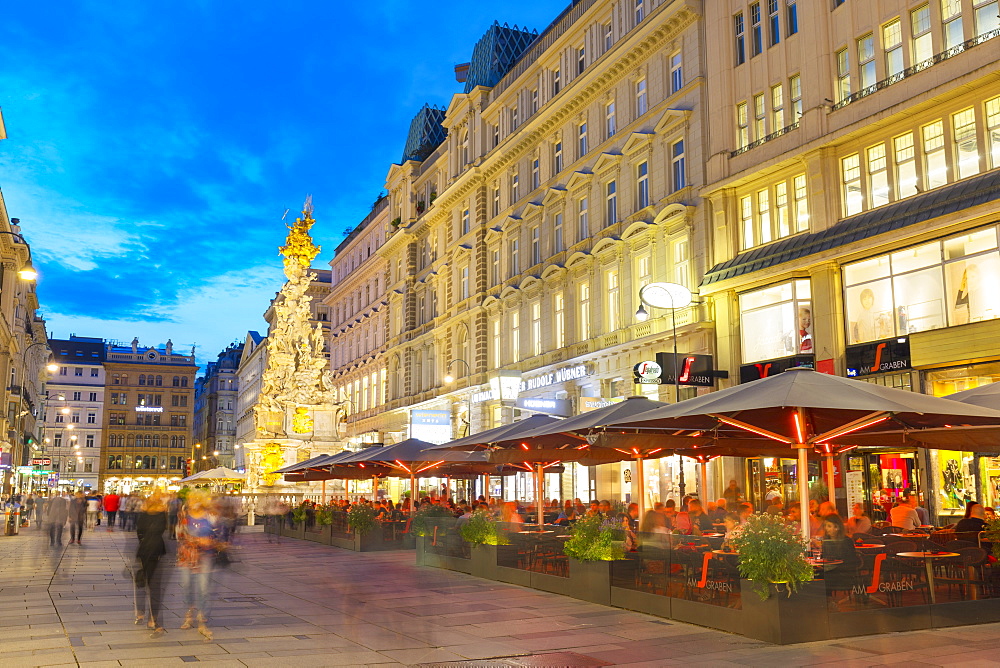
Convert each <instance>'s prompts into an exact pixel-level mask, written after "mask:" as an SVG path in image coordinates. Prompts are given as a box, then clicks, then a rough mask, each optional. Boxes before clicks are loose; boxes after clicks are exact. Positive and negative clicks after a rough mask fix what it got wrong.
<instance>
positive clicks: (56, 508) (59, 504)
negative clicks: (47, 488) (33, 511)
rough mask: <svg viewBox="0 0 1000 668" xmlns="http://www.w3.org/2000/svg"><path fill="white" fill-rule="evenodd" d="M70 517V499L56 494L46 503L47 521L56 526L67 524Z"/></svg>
mask: <svg viewBox="0 0 1000 668" xmlns="http://www.w3.org/2000/svg"><path fill="white" fill-rule="evenodd" d="M67 517H69V501H67V500H66V497H63V496H54V497H52V498H51V499H49V502H48V503H46V504H45V521H46V522H48V523H50V524H55V525H56V526H62V525H64V524H66V518H67Z"/></svg>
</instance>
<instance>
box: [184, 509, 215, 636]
mask: <svg viewBox="0 0 1000 668" xmlns="http://www.w3.org/2000/svg"><path fill="white" fill-rule="evenodd" d="M177 539H178V540H179V541H180V545H179V546H178V548H177V565H178V566H179V567H180V581H181V589H182V590H183V592H184V605H185V606H187V612H186V613H185V615H184V623H183V624H181V628H182V629H189V628H191V627H192V626H194V623H195V622H196V621H197V624H198V632H199V633H201V634H202V635H203V636H205V640H206V641H207V640H211V639H212V632H211V631H210V630H209V628H208V615H209V604H210V603H211V600H212V599H211V591H210V588H211V582H212V566H213V562H214V560H215V555H216V553H217V552H218V550H219V549H220V548H221V547H222V544H221V542H220V541H219V518H218V516H216V515H215V514H213V512H212V500H211V498H210V497H209V495H208V494H207V493H206V492H204V491H202V490H193V491H192V492H191V493H190V494H188V496H187V501H186V503H185V505H184V507H183V508H182V509H181V514H180V515H179V517H178V525H177Z"/></svg>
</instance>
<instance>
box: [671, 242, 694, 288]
mask: <svg viewBox="0 0 1000 668" xmlns="http://www.w3.org/2000/svg"><path fill="white" fill-rule="evenodd" d="M670 257H671V258H672V260H673V271H674V282H675V283H680V284H681V285H683V286H685V287H690V285H691V242H690V241H689V240H688V239H686V238H681V239H673V240H671V242H670Z"/></svg>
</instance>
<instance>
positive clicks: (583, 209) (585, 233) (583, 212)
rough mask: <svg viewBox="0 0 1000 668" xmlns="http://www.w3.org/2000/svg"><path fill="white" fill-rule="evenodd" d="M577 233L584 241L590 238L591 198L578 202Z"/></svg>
mask: <svg viewBox="0 0 1000 668" xmlns="http://www.w3.org/2000/svg"><path fill="white" fill-rule="evenodd" d="M576 222H577V232H578V233H579V235H580V237H579V240H580V241H583V240H584V239H586V238H587V237H589V236H590V198H588V197H581V198H580V199H578V200H577V201H576Z"/></svg>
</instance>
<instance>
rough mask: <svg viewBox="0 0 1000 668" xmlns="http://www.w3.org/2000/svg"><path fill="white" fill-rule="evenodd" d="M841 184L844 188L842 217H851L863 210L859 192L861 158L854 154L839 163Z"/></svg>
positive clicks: (861, 196) (861, 193)
mask: <svg viewBox="0 0 1000 668" xmlns="http://www.w3.org/2000/svg"><path fill="white" fill-rule="evenodd" d="M840 172H841V179H840V180H841V183H843V186H844V215H845V216H853V215H854V214H856V213H861V211H862V209H863V208H864V201H865V197H864V193H863V192H862V190H861V157H860V156H859V155H858V154H857V153H855V154H854V155H849V156H847V157H845V158H843V159H842V160H841V161H840Z"/></svg>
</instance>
